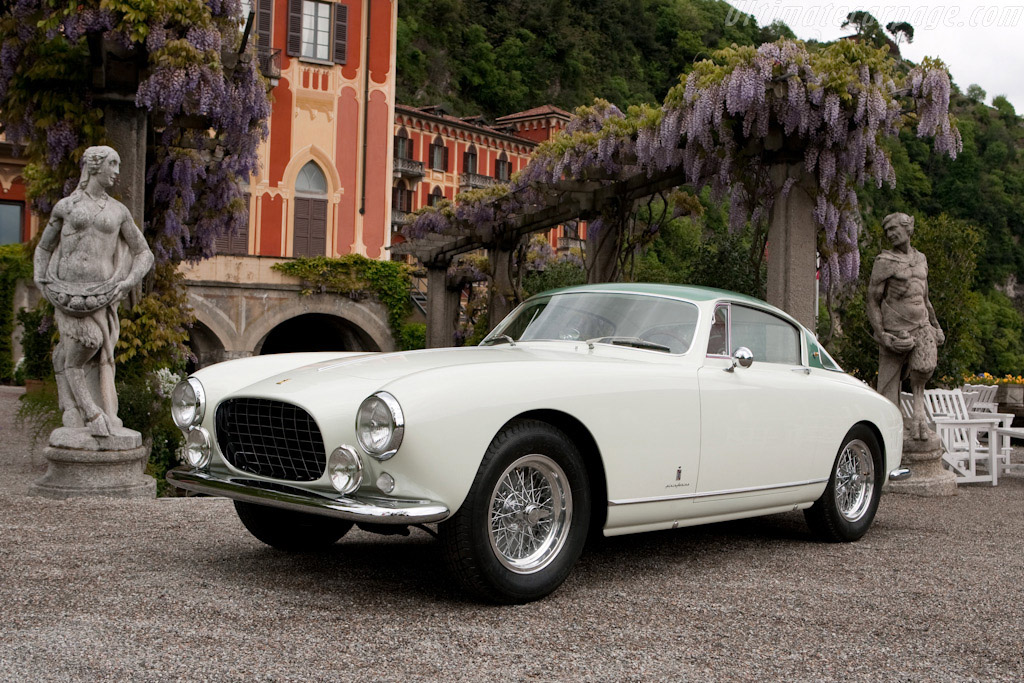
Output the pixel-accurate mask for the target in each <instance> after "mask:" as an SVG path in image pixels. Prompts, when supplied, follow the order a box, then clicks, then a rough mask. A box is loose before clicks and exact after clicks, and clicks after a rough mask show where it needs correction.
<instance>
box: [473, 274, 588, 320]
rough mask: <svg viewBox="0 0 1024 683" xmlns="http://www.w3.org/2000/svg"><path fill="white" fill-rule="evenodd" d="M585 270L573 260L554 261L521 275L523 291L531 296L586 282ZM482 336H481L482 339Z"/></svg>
mask: <svg viewBox="0 0 1024 683" xmlns="http://www.w3.org/2000/svg"><path fill="white" fill-rule="evenodd" d="M586 282H587V271H586V270H584V269H583V266H582V265H580V264H579V263H576V262H574V261H569V260H565V261H556V262H555V263H552V264H551V265H549V266H548V267H547V268H545V269H544V270H531V271H530V272H528V273H527V274H526V275H524V276H523V293H524V294H525V295H526V296H533V295H534V294H539V293H541V292H546V291H547V290H549V289H558V288H560V287H574V286H576V285H582V284H586ZM482 338H483V337H481V339H482Z"/></svg>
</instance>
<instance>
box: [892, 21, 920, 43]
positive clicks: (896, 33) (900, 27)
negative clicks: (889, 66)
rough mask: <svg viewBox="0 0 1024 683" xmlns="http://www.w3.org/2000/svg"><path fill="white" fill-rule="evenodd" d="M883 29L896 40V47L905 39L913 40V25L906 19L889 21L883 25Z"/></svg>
mask: <svg viewBox="0 0 1024 683" xmlns="http://www.w3.org/2000/svg"><path fill="white" fill-rule="evenodd" d="M885 30H886V31H888V32H889V35H891V36H892V37H893V39H895V40H896V47H899V45H900V43H901V42H902V41H903V40H904V39H906V41H907V43H908V44H909V43H912V42H914V27H913V26H911V25H910V24H909V23H908V22H906V21H890V22H889V23H888V24H886V25H885Z"/></svg>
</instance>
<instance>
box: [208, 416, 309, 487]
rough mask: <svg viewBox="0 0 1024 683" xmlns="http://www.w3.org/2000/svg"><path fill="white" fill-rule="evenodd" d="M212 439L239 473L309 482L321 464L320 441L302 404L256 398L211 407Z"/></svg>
mask: <svg viewBox="0 0 1024 683" xmlns="http://www.w3.org/2000/svg"><path fill="white" fill-rule="evenodd" d="M217 443H218V445H219V446H220V450H221V452H222V453H223V454H224V458H225V459H226V460H227V461H228V462H229V463H230V464H231V465H233V466H234V467H236V468H238V469H240V470H242V471H244V472H251V473H252V474H258V475H261V476H264V477H272V478H274V479H284V480H286V481H315V480H316V479H319V478H320V477H321V476H322V475H323V473H324V469H325V467H326V459H327V456H326V452H325V449H324V439H323V436H321V434H320V428H319V427H317V424H316V421H315V420H314V419H313V416H312V415H310V414H309V413H307V412H306V411H305V410H303V409H302V408H300V407H298V406H296V405H292V404H291V403H284V402H283V401H271V400H268V399H262V398H234V399H230V400H227V401H224V402H223V403H221V404H220V407H218V408H217Z"/></svg>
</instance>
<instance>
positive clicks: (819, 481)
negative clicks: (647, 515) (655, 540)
mask: <svg viewBox="0 0 1024 683" xmlns="http://www.w3.org/2000/svg"><path fill="white" fill-rule="evenodd" d="M827 481H828V477H826V478H824V479H808V480H807V481H795V482H792V483H789V484H771V485H769V486H749V487H747V488H742V489H726V490H723V491H705V492H703V493H681V494H679V495H675V496H655V497H652V498H626V499H623V500H609V501H608V505H636V504H638V503H664V502H668V501H673V500H688V499H693V498H710V497H712V496H728V495H733V494H736V493H754V492H757V491H775V490H778V489H790V488H796V487H798V486H811V485H812V484H824V483H826V482H827Z"/></svg>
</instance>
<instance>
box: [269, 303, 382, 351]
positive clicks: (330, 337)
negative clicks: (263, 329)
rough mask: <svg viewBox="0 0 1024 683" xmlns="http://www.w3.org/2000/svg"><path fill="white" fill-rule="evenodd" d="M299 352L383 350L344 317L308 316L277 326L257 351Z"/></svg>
mask: <svg viewBox="0 0 1024 683" xmlns="http://www.w3.org/2000/svg"><path fill="white" fill-rule="evenodd" d="M299 351H380V347H379V346H378V345H377V343H376V342H375V341H374V340H373V338H372V337H370V335H369V334H367V333H366V332H365V331H364V330H362V329H360V328H359V327H358V326H357V325H353V324H352V323H351V322H350V321H348V320H345V319H344V318H340V317H338V316H335V315H330V314H326V313H304V314H302V315H299V316H296V317H294V318H289V319H288V320H285V321H283V322H282V323H280V324H279V325H277V326H276V327H275V328H274V329H272V330H270V332H268V333H267V335H266V336H265V337H264V338H263V339H261V340H260V341H259V343H257V345H256V348H255V349H253V353H254V354H256V355H264V354H268V353H292V352H299Z"/></svg>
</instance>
